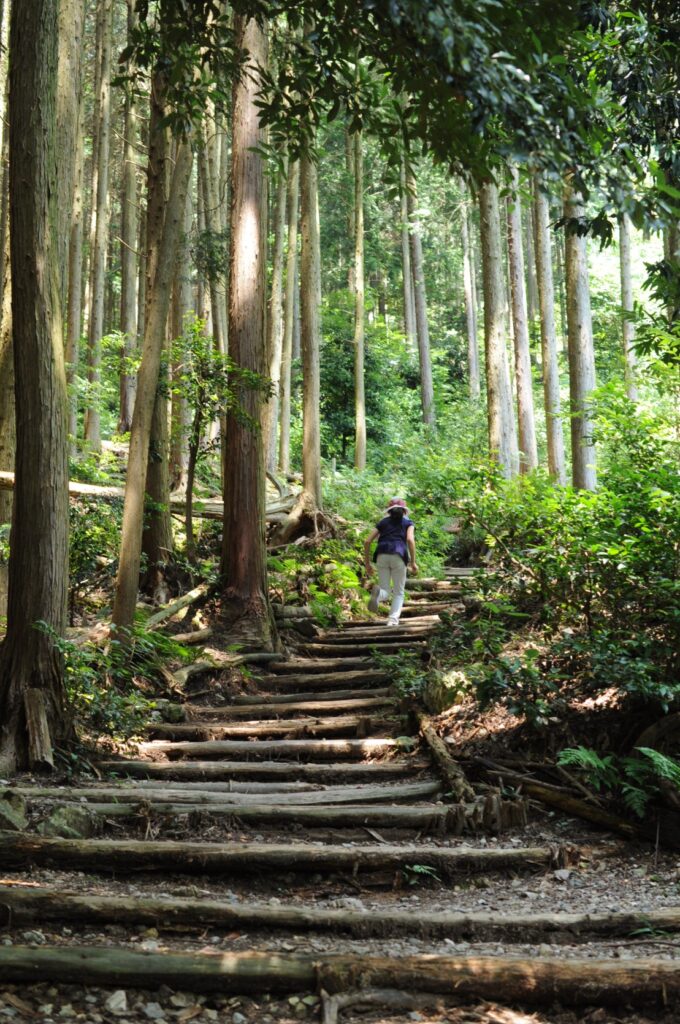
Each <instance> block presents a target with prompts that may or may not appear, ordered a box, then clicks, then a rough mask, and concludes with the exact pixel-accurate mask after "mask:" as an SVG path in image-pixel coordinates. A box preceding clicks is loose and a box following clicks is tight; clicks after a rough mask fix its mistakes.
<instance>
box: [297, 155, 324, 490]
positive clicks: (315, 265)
mask: <svg viewBox="0 0 680 1024" xmlns="http://www.w3.org/2000/svg"><path fill="white" fill-rule="evenodd" d="M300 234H301V239H302V248H301V254H300V342H301V348H302V388H303V394H302V424H303V426H302V486H303V491H304V492H305V495H306V496H307V498H308V500H309V502H310V504H311V505H313V506H314V507H316V508H321V507H322V494H321V424H320V411H319V400H320V380H319V376H320V355H319V349H320V344H321V250H320V240H319V196H318V184H317V170H316V166H315V164H314V163H313V161H312V159H311V157H309V156H303V157H302V158H301V160H300Z"/></svg>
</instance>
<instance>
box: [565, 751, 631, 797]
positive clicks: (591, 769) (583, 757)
mask: <svg viewBox="0 0 680 1024" xmlns="http://www.w3.org/2000/svg"><path fill="white" fill-rule="evenodd" d="M557 763H558V764H561V765H570V766H572V767H573V768H579V769H580V770H581V771H582V772H584V773H585V775H586V778H587V780H588V782H589V783H590V785H591V786H592V787H593V788H594V789H596V790H597V791H598V793H599V792H600V790H601V789H613V788H614V787H615V786H616V785H617V784H618V782H619V772H618V771H617V768H616V764H615V758H614V757H613V755H612V754H607V755H606V756H605V757H601V756H600V755H599V754H598V753H597V751H596V750H591V749H590V748H589V747H567V748H566V749H565V750H562V751H560V753H559V756H558V758H557Z"/></svg>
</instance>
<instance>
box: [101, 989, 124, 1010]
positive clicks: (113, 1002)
mask: <svg viewBox="0 0 680 1024" xmlns="http://www.w3.org/2000/svg"><path fill="white" fill-rule="evenodd" d="M104 1008H105V1009H107V1010H108V1011H109V1013H127V1008H128V1001H127V992H125V990H124V989H122V988H119V989H116V991H115V992H112V993H111V995H110V996H109V998H108V999H107V1000H106V1002H105V1003H104Z"/></svg>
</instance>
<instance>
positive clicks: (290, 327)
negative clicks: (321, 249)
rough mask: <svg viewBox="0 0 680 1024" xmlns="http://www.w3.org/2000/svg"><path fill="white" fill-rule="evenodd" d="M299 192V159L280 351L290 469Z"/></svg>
mask: <svg viewBox="0 0 680 1024" xmlns="http://www.w3.org/2000/svg"><path fill="white" fill-rule="evenodd" d="M299 196H300V162H299V161H298V160H296V161H295V162H294V163H291V164H289V167H288V191H287V197H286V208H287V213H286V217H287V222H288V238H287V251H286V291H285V297H284V307H283V350H282V353H281V383H280V396H281V397H280V430H279V468H280V469H281V472H282V473H288V472H289V471H290V391H291V370H292V362H293V333H294V330H295V322H294V321H295V286H296V283H297V265H298V252H297V249H298V206H299Z"/></svg>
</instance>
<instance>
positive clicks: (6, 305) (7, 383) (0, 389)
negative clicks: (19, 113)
mask: <svg viewBox="0 0 680 1024" xmlns="http://www.w3.org/2000/svg"><path fill="white" fill-rule="evenodd" d="M8 150H9V133H8V132H5V133H4V138H3V157H4V159H3V161H2V163H3V173H2V201H3V204H4V203H5V202H6V201H7V202H8V201H9V196H8V195H7V197H6V192H8V190H9V173H8V171H9V169H8V167H7V156H8ZM0 252H1V259H2V263H1V266H0V274H2V307H1V309H0V472H9V473H13V472H14V458H15V453H16V440H17V434H16V414H15V403H14V352H13V348H12V274H11V261H10V240H9V217H8V216H6V217H4V218H3V219H2V249H1V250H0ZM12 502H13V497H12V493H11V491H9V492H8V491H4V490H2V491H0V525H5V524H7V523H11V521H12ZM0 574H2V575H1V577H0V614H1V615H3V616H4V615H5V614H6V611H7V608H6V604H7V602H6V596H7V566H6V564H4V563H3V564H0Z"/></svg>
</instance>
